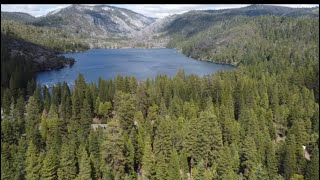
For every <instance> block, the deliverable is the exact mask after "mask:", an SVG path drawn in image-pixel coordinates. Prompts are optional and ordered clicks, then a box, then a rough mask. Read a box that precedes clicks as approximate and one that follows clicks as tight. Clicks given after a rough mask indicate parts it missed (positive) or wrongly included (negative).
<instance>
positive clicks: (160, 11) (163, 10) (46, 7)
mask: <svg viewBox="0 0 320 180" xmlns="http://www.w3.org/2000/svg"><path fill="white" fill-rule="evenodd" d="M92 5H94V4H92ZM108 5H111V6H116V7H121V8H126V9H130V10H132V11H134V12H137V13H140V14H143V15H145V16H149V17H156V18H162V17H165V16H168V15H173V14H182V13H184V12H187V11H190V10H207V9H215V10H217V9H230V8H240V7H245V6H248V5H249V4H108ZM273 5H277V6H285V7H292V8H305V7H306V8H310V7H316V6H318V7H319V4H273ZM67 6H70V4H12V5H9V4H1V11H9V12H25V13H28V14H31V15H33V16H36V17H38V16H42V15H46V14H47V13H48V12H50V11H54V10H57V9H61V8H65V7H67Z"/></svg>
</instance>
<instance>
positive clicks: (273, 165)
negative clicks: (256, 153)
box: [265, 141, 278, 179]
mask: <svg viewBox="0 0 320 180" xmlns="http://www.w3.org/2000/svg"><path fill="white" fill-rule="evenodd" d="M265 159H266V169H267V171H268V175H269V178H270V179H272V178H273V177H275V176H276V175H277V174H278V167H277V166H278V163H277V159H276V152H275V147H274V145H273V143H272V142H271V141H269V142H267V148H266V158H265Z"/></svg>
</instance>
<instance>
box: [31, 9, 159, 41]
mask: <svg viewBox="0 0 320 180" xmlns="http://www.w3.org/2000/svg"><path fill="white" fill-rule="evenodd" d="M155 20H156V19H155V18H150V17H146V16H144V15H141V14H138V13H135V12H133V11H131V10H128V9H123V8H117V7H113V6H107V5H96V6H88V5H71V6H68V7H66V8H63V9H59V10H56V11H52V12H50V13H48V14H47V15H46V16H43V17H41V18H39V19H38V20H37V21H36V22H35V23H34V25H37V26H49V27H54V28H58V29H63V30H66V31H69V32H72V33H75V34H79V35H82V36H90V37H114V36H118V37H124V36H128V35H129V34H131V33H133V32H136V31H139V30H141V29H143V28H145V27H147V26H148V25H150V24H151V23H153V22H154V21H155Z"/></svg>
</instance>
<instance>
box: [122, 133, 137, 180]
mask: <svg viewBox="0 0 320 180" xmlns="http://www.w3.org/2000/svg"><path fill="white" fill-rule="evenodd" d="M124 155H125V159H126V160H125V161H126V163H125V170H126V174H128V176H129V177H130V179H134V178H135V176H136V173H135V171H134V146H133V144H132V141H131V138H128V139H127V140H126V143H125V148H124Z"/></svg>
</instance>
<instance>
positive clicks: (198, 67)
mask: <svg viewBox="0 0 320 180" xmlns="http://www.w3.org/2000/svg"><path fill="white" fill-rule="evenodd" d="M64 56H66V57H73V58H74V59H75V60H76V62H75V64H74V65H73V66H72V67H65V68H63V69H60V70H52V71H46V72H40V73H38V75H37V82H38V83H40V84H42V85H48V86H52V85H54V84H56V83H57V82H64V81H65V82H67V83H68V84H69V85H71V86H72V85H73V84H74V81H75V79H76V78H77V77H78V74H79V73H82V74H83V75H84V77H85V79H86V81H87V82H98V79H99V77H102V78H103V79H110V78H115V77H116V76H117V75H118V74H121V75H130V76H132V75H133V76H135V77H136V78H137V79H139V80H144V79H147V78H154V77H156V76H157V75H158V74H167V75H168V76H174V75H176V73H177V71H178V70H179V69H184V71H185V74H187V75H189V74H197V75H200V76H202V75H206V74H211V73H215V72H217V71H220V70H231V69H234V67H233V66H229V65H221V64H214V63H210V62H203V61H197V60H195V59H192V58H188V57H186V56H184V55H183V54H180V53H179V52H177V51H176V50H175V49H165V48H161V49H160V48H159V49H134V48H133V49H91V50H89V51H85V52H81V53H72V54H64Z"/></svg>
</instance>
